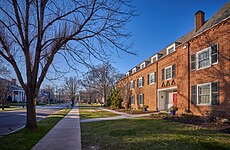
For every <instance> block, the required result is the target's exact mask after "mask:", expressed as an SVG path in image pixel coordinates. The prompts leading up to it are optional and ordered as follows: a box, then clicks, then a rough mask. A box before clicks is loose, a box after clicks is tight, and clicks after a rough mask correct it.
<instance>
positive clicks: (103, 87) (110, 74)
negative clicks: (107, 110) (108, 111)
mask: <svg viewBox="0 0 230 150" xmlns="http://www.w3.org/2000/svg"><path fill="white" fill-rule="evenodd" d="M120 77H121V74H119V73H118V72H117V71H116V69H115V68H114V67H112V65H111V64H109V63H104V64H102V65H98V66H94V67H93V68H91V69H90V70H89V71H88V72H87V73H85V74H84V75H83V79H82V86H83V87H84V88H85V89H86V90H88V91H97V93H98V94H99V95H100V96H101V97H103V99H104V102H105V103H106V100H107V99H108V96H109V93H110V91H111V89H112V88H113V87H115V83H116V81H117V80H118V79H119V78H120Z"/></svg>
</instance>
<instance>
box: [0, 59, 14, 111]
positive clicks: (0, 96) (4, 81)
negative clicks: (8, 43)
mask: <svg viewBox="0 0 230 150" xmlns="http://www.w3.org/2000/svg"><path fill="white" fill-rule="evenodd" d="M10 74H11V72H10V70H9V69H8V68H7V67H5V66H4V63H3V61H2V60H0V100H1V101H2V110H4V106H5V100H6V98H7V96H8V95H9V93H10V88H11V85H12V82H11V81H9V79H10Z"/></svg>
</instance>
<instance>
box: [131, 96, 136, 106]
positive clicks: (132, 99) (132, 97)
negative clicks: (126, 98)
mask: <svg viewBox="0 0 230 150" xmlns="http://www.w3.org/2000/svg"><path fill="white" fill-rule="evenodd" d="M134 97H135V96H134V95H131V105H134V104H135V100H134ZM132 102H133V103H132Z"/></svg>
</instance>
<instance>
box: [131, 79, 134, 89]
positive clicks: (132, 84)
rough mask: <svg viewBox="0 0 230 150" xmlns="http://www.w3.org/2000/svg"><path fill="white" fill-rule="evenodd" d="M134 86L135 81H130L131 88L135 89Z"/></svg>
mask: <svg viewBox="0 0 230 150" xmlns="http://www.w3.org/2000/svg"><path fill="white" fill-rule="evenodd" d="M133 88H134V81H133V80H132V81H131V82H130V89H133Z"/></svg>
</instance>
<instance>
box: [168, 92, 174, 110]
mask: <svg viewBox="0 0 230 150" xmlns="http://www.w3.org/2000/svg"><path fill="white" fill-rule="evenodd" d="M168 101H169V103H168V109H169V108H170V107H172V106H173V93H172V92H170V93H168Z"/></svg>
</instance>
